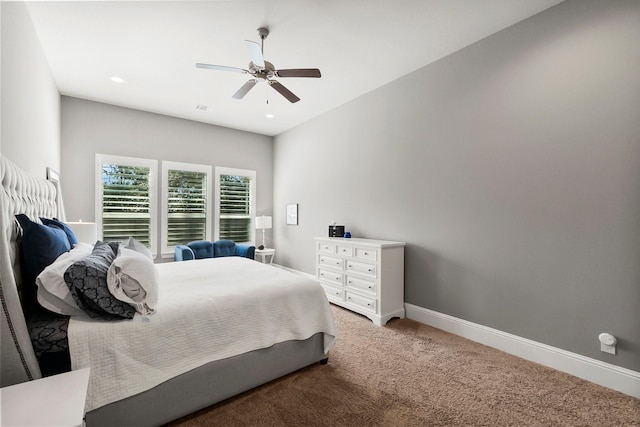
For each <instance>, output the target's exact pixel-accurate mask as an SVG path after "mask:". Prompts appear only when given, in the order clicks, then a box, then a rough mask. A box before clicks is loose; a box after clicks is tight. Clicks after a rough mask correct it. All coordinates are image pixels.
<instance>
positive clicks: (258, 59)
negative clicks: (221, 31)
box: [245, 40, 264, 68]
mask: <svg viewBox="0 0 640 427" xmlns="http://www.w3.org/2000/svg"><path fill="white" fill-rule="evenodd" d="M245 43H246V44H247V49H249V58H251V62H253V64H254V65H256V66H258V67H260V68H264V58H263V57H262V48H261V47H260V44H258V43H256V42H252V41H251V40H245Z"/></svg>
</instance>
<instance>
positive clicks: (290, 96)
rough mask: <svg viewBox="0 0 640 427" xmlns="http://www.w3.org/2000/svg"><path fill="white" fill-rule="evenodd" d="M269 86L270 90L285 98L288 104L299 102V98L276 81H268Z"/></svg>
mask: <svg viewBox="0 0 640 427" xmlns="http://www.w3.org/2000/svg"><path fill="white" fill-rule="evenodd" d="M269 84H270V85H271V87H272V88H274V89H275V90H277V91H278V92H279V93H280V95H282V96H284V97H285V98H287V99H288V100H289V102H291V103H294V102H298V101H300V98H298V97H297V96H295V95H294V94H293V92H291V91H290V90H289V89H287V88H286V87H284V86H283V85H282V84H280V83H278V82H276V81H273V80H272V81H269Z"/></svg>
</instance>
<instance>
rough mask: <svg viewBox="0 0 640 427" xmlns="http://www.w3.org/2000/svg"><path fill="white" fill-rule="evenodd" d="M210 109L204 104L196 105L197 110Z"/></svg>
mask: <svg viewBox="0 0 640 427" xmlns="http://www.w3.org/2000/svg"><path fill="white" fill-rule="evenodd" d="M208 109H209V107H208V106H206V105H202V104H199V105H196V110H200V111H207V110H208Z"/></svg>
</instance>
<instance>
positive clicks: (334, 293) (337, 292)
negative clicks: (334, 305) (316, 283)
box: [321, 283, 344, 301]
mask: <svg viewBox="0 0 640 427" xmlns="http://www.w3.org/2000/svg"><path fill="white" fill-rule="evenodd" d="M321 285H322V289H324V293H325V294H327V297H328V298H329V300H332V299H334V300H336V299H337V300H340V301H344V290H343V289H340V288H334V287H333V286H329V285H325V284H324V283H321Z"/></svg>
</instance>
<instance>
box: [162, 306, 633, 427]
mask: <svg viewBox="0 0 640 427" xmlns="http://www.w3.org/2000/svg"><path fill="white" fill-rule="evenodd" d="M332 307H333V311H334V314H335V317H336V323H337V325H338V334H339V337H338V340H337V342H336V345H335V347H334V348H333V349H332V350H331V352H330V353H329V363H328V364H327V365H324V366H321V365H314V366H310V367H308V368H306V369H303V370H301V371H298V372H295V373H293V374H291V375H288V376H286V377H284V378H281V379H279V380H276V381H273V382H271V383H269V384H266V385H264V386H262V387H259V388H257V389H255V390H252V391H249V392H247V393H244V394H242V395H240V396H238V397H235V398H233V399H230V400H227V401H225V402H223V403H220V404H218V405H214V406H211V407H209V408H207V409H204V410H202V411H200V412H197V413H195V414H193V415H191V416H189V417H185V418H183V419H180V420H178V421H176V422H174V423H172V424H171V425H172V426H184V427H187V426H450V425H465V426H476V425H483V426H507V425H513V426H598V427H600V426H640V400H638V399H634V398H632V397H629V396H626V395H624V394H621V393H618V392H616V391H613V390H610V389H607V388H604V387H600V386H598V385H595V384H592V383H589V382H587V381H584V380H581V379H579V378H576V377H572V376H570V375H567V374H564V373H561V372H558V371H555V370H553V369H549V368H546V367H544V366H541V365H538V364H535V363H531V362H527V361H525V360H523V359H520V358H517V357H515V356H511V355H509V354H506V353H503V352H500V351H498V350H495V349H492V348H489V347H486V346H483V345H481V344H477V343H474V342H472V341H468V340H466V339H464V338H460V337H457V336H455V335H451V334H448V333H446V332H443V331H441V330H438V329H434V328H431V327H429V326H426V325H422V324H420V323H417V322H414V321H411V320H408V319H403V320H400V319H393V320H392V321H390V322H389V323H388V324H387V326H386V327H383V328H380V327H377V326H375V325H373V324H372V323H371V321H369V320H368V319H366V318H364V317H361V316H359V315H357V314H354V313H352V312H349V311H346V310H343V309H341V308H338V307H335V306H332Z"/></svg>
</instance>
